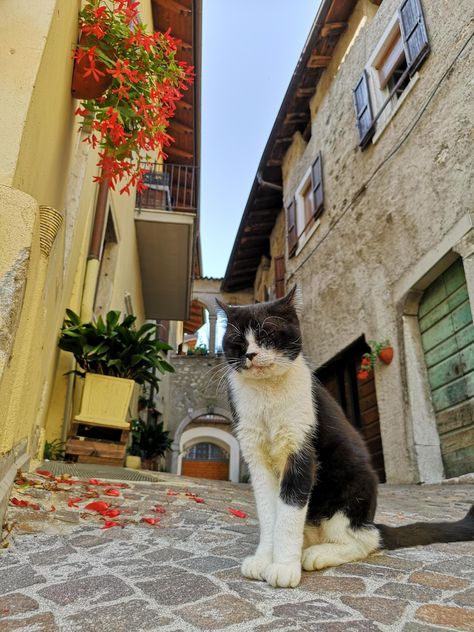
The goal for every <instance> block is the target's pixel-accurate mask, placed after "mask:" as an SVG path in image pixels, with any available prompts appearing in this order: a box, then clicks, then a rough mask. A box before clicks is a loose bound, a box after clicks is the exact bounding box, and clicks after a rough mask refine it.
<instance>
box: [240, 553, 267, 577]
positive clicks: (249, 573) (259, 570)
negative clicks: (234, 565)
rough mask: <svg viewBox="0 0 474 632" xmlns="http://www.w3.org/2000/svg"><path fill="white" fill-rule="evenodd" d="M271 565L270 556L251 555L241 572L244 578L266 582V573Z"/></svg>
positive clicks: (243, 564)
mask: <svg viewBox="0 0 474 632" xmlns="http://www.w3.org/2000/svg"><path fill="white" fill-rule="evenodd" d="M271 563H272V558H271V556H270V555H250V556H249V557H246V558H245V559H244V561H243V562H242V567H241V569H240V571H241V573H242V575H243V576H244V577H248V578H249V579H258V580H260V581H264V580H265V572H266V570H267V568H268V567H269V566H270V565H271Z"/></svg>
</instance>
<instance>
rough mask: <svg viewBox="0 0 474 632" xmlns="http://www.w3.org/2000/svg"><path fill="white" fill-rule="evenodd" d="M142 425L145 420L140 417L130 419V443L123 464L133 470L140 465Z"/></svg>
mask: <svg viewBox="0 0 474 632" xmlns="http://www.w3.org/2000/svg"><path fill="white" fill-rule="evenodd" d="M139 406H140V404H139ZM144 427H145V422H144V421H142V420H141V419H140V418H138V419H132V421H131V422H130V431H131V432H130V434H131V443H130V446H129V447H128V449H127V458H126V460H125V466H126V467H129V468H131V469H133V470H139V469H140V466H141V451H140V438H141V433H142V431H143V429H144Z"/></svg>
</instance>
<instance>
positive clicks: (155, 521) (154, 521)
mask: <svg viewBox="0 0 474 632" xmlns="http://www.w3.org/2000/svg"><path fill="white" fill-rule="evenodd" d="M142 522H146V523H147V524H158V523H159V522H160V519H159V518H142Z"/></svg>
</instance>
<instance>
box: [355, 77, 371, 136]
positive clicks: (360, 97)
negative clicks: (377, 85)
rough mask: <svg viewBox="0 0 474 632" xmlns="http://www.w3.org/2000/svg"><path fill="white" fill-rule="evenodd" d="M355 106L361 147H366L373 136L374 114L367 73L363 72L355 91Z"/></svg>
mask: <svg viewBox="0 0 474 632" xmlns="http://www.w3.org/2000/svg"><path fill="white" fill-rule="evenodd" d="M353 94H354V107H355V111H356V117H357V129H358V130H359V147H362V148H364V147H365V146H366V145H367V143H368V142H369V141H370V139H371V138H372V136H373V133H374V130H373V127H372V122H373V115H372V106H371V104H370V92H369V82H368V79H367V73H366V72H365V70H364V72H363V73H362V75H361V77H360V79H359V81H358V82H357V84H356V87H355V88H354V91H353Z"/></svg>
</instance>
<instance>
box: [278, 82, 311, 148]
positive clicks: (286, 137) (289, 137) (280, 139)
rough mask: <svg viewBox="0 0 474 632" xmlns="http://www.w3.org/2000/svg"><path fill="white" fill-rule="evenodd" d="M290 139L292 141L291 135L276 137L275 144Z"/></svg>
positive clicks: (289, 141) (286, 141)
mask: <svg viewBox="0 0 474 632" xmlns="http://www.w3.org/2000/svg"><path fill="white" fill-rule="evenodd" d="M313 92H314V90H313ZM292 141H293V136H282V137H281V138H277V139H276V141H275V145H279V144H281V143H291V142H292Z"/></svg>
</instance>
